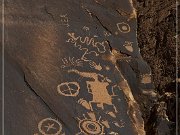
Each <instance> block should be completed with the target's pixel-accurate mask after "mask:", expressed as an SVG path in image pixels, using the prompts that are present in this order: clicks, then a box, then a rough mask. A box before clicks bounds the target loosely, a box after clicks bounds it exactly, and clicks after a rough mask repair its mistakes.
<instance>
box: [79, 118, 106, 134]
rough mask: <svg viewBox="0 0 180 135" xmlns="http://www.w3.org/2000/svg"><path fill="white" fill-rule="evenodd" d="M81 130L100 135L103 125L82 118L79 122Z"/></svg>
mask: <svg viewBox="0 0 180 135" xmlns="http://www.w3.org/2000/svg"><path fill="white" fill-rule="evenodd" d="M80 128H81V130H82V131H83V132H84V133H86V134H91V135H100V134H102V133H103V129H104V127H103V126H102V125H101V124H100V123H99V122H98V121H92V120H82V121H81V122H80Z"/></svg>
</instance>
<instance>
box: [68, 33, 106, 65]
mask: <svg viewBox="0 0 180 135" xmlns="http://www.w3.org/2000/svg"><path fill="white" fill-rule="evenodd" d="M68 36H69V39H68V40H67V41H66V42H70V43H72V44H73V45H74V47H76V48H78V49H79V50H81V51H83V55H82V57H81V60H84V61H90V60H88V59H87V58H86V55H88V54H94V55H95V56H99V54H101V53H105V52H106V47H105V46H106V45H105V44H107V41H102V42H97V41H95V38H94V37H91V38H90V37H88V36H86V37H84V38H83V37H81V36H77V37H76V36H75V33H68ZM89 46H90V47H93V48H95V49H96V50H95V51H91V50H90V49H89V48H88V47H89Z"/></svg>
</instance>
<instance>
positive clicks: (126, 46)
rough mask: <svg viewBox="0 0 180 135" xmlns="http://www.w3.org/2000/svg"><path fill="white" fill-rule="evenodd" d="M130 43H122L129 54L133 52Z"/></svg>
mask: <svg viewBox="0 0 180 135" xmlns="http://www.w3.org/2000/svg"><path fill="white" fill-rule="evenodd" d="M132 43H133V42H129V41H125V43H124V45H123V46H124V47H125V48H126V49H127V50H128V51H129V52H133V47H132Z"/></svg>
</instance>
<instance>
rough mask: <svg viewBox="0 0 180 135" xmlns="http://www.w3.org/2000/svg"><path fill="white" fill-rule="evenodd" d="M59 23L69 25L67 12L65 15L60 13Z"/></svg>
mask: <svg viewBox="0 0 180 135" xmlns="http://www.w3.org/2000/svg"><path fill="white" fill-rule="evenodd" d="M60 25H64V26H66V27H69V26H70V25H69V19H68V17H67V14H66V15H60Z"/></svg>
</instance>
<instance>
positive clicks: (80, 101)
mask: <svg viewBox="0 0 180 135" xmlns="http://www.w3.org/2000/svg"><path fill="white" fill-rule="evenodd" d="M78 103H79V104H81V105H82V106H83V107H85V108H86V109H87V110H91V107H90V105H89V103H88V102H87V101H86V100H84V99H82V98H81V99H79V100H78Z"/></svg>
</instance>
